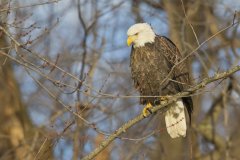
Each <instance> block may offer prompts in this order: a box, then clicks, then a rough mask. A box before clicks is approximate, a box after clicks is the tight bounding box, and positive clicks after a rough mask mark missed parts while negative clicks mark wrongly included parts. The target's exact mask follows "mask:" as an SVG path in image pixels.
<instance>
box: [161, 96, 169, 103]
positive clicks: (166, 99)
mask: <svg viewBox="0 0 240 160" xmlns="http://www.w3.org/2000/svg"><path fill="white" fill-rule="evenodd" d="M169 99H170V96H162V97H160V101H161V102H168V100H169Z"/></svg>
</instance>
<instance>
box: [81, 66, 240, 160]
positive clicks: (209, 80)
mask: <svg viewBox="0 0 240 160" xmlns="http://www.w3.org/2000/svg"><path fill="white" fill-rule="evenodd" d="M239 70H240V65H238V66H235V67H233V68H232V69H229V70H227V71H225V72H221V73H217V74H215V75H214V76H213V77H210V78H205V79H203V80H202V81H201V82H200V83H198V84H197V85H195V86H194V87H192V88H190V89H188V90H187V91H185V92H180V93H178V94H176V95H174V96H172V98H171V99H170V100H169V101H168V102H167V103H165V104H162V105H159V106H156V107H154V108H153V109H151V111H152V113H156V112H157V111H161V112H163V111H165V110H167V109H168V108H169V104H171V103H173V102H176V101H177V100H178V99H179V98H181V97H185V96H190V95H191V94H193V93H195V92H197V91H198V90H200V89H202V88H204V87H205V86H206V85H208V84H209V83H212V82H214V81H217V80H220V79H226V78H228V77H229V76H230V75H232V74H233V73H235V72H237V71H239ZM148 116H150V115H148ZM148 116H147V117H148ZM143 119H144V117H143V115H142V114H140V115H138V116H136V117H135V118H133V119H131V120H129V121H128V122H126V123H125V124H123V125H122V126H121V127H120V128H119V129H117V130H116V131H115V132H114V133H112V134H111V135H110V136H109V137H107V138H106V139H105V140H104V141H103V142H102V143H101V144H100V145H99V146H98V147H97V148H96V149H95V150H93V151H92V152H91V153H89V155H87V156H85V157H84V158H83V159H82V160H91V159H93V158H94V157H96V156H97V155H98V154H99V153H100V152H101V151H102V150H104V149H105V148H106V147H107V146H108V145H109V144H111V142H112V141H113V140H114V139H116V138H118V136H119V135H121V134H122V133H124V132H126V131H127V129H129V128H130V127H132V126H133V125H135V124H136V123H138V122H140V121H141V120H143Z"/></svg>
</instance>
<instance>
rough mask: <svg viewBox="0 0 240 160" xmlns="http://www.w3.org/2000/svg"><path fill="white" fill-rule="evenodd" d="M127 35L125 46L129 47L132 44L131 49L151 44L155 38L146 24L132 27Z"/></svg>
mask: <svg viewBox="0 0 240 160" xmlns="http://www.w3.org/2000/svg"><path fill="white" fill-rule="evenodd" d="M127 35H128V39H127V44H128V46H130V45H131V44H132V43H133V47H142V46H144V45H145V43H153V42H154V39H155V36H156V35H155V33H154V32H153V30H152V28H151V26H150V25H149V24H147V23H137V24H134V25H132V26H131V27H130V28H129V29H128V31H127Z"/></svg>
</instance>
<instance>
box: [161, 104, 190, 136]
mask: <svg viewBox="0 0 240 160" xmlns="http://www.w3.org/2000/svg"><path fill="white" fill-rule="evenodd" d="M165 121H166V127H167V132H168V134H169V135H170V136H171V137H172V138H177V137H180V136H183V137H185V136H186V131H187V125H186V118H185V112H184V105H183V102H182V100H178V101H177V102H175V103H173V104H171V107H170V108H169V110H168V111H167V112H166V115H165Z"/></svg>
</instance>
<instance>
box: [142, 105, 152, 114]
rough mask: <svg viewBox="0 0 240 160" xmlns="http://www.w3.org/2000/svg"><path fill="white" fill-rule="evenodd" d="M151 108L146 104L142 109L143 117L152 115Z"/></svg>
mask: <svg viewBox="0 0 240 160" xmlns="http://www.w3.org/2000/svg"><path fill="white" fill-rule="evenodd" d="M152 107H153V106H152V105H151V103H148V104H147V105H146V106H145V107H144V108H143V111H142V114H143V117H147V115H148V114H149V113H150V114H152V111H151V108H152Z"/></svg>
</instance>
